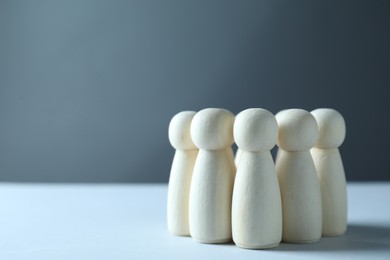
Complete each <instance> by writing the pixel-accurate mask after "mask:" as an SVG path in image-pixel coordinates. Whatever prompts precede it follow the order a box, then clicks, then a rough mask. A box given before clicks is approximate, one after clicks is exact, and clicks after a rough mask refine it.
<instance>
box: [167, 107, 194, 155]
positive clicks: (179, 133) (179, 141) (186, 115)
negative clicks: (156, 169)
mask: <svg viewBox="0 0 390 260" xmlns="http://www.w3.org/2000/svg"><path fill="white" fill-rule="evenodd" d="M195 114H196V112H194V111H183V112H180V113H178V114H176V115H175V116H174V117H172V119H171V122H170V123H169V129H168V136H169V142H170V143H171V145H172V146H173V147H174V148H175V149H178V150H196V149H197V148H196V146H195V145H194V143H193V142H192V139H191V132H190V129H191V121H192V119H193V118H194V116H195Z"/></svg>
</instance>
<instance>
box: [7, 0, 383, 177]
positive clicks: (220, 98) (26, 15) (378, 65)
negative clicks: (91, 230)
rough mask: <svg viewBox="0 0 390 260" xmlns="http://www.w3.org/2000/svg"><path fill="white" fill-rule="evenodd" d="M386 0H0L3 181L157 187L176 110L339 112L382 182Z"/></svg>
mask: <svg viewBox="0 0 390 260" xmlns="http://www.w3.org/2000/svg"><path fill="white" fill-rule="evenodd" d="M389 87H390V1H376V0H373V1H312V0H308V1H298V0H296V1H287V0H286V1H275V0H269V1H224V0H218V1H188V0H184V1H183V0H177V1H172V0H164V1H158V0H154V1H150V0H139V1H109V0H107V1H95V0H90V1H87V0H81V1H80V0H72V1H53V0H47V1H15V0H10V1H3V0H2V1H0V181H48V182H54V181H61V182H62V181H66V182H78V181H81V182H122V181H124V182H149V181H150V182H165V181H167V180H168V176H169V170H170V164H171V161H172V157H173V154H174V150H173V149H172V148H171V147H170V145H169V142H168V138H167V127H168V123H169V120H170V118H171V117H172V116H173V115H174V114H175V113H177V112H179V111H181V110H199V109H202V108H205V107H224V108H227V109H230V110H231V111H232V112H234V113H238V112H239V111H241V110H243V109H245V108H249V107H263V108H266V109H269V110H270V111H271V112H273V113H276V112H278V111H279V110H281V109H285V108H293V107H299V108H304V109H307V110H312V109H314V108H318V107H333V108H336V109H337V110H339V111H340V112H341V113H342V114H343V115H344V116H345V119H346V122H347V139H346V140H345V143H344V144H343V146H342V147H341V153H342V156H343V159H344V165H345V169H346V173H347V179H348V180H389V179H390V167H389V165H390V164H389V152H388V151H389V146H390V142H389V139H390V133H389V127H390V125H389V112H390V111H389V108H390V105H389V101H390V96H389Z"/></svg>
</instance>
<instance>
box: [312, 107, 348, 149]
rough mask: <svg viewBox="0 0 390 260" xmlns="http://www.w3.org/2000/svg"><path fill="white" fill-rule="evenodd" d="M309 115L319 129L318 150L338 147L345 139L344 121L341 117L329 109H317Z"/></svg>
mask: <svg viewBox="0 0 390 260" xmlns="http://www.w3.org/2000/svg"><path fill="white" fill-rule="evenodd" d="M311 114H312V115H313V116H314V117H315V119H316V120H317V124H318V129H319V132H320V134H319V138H318V140H317V143H316V145H315V146H316V147H318V148H336V147H339V146H340V145H341V144H342V143H343V141H344V139H345V132H346V127H345V121H344V118H343V116H342V115H341V114H340V113H339V112H337V111H336V110H334V109H331V108H319V109H316V110H313V111H312V112H311Z"/></svg>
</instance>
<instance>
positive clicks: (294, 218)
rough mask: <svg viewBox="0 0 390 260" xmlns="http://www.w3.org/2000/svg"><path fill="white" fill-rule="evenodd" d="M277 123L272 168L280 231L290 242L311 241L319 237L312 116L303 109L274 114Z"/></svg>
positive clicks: (313, 121) (319, 197)
mask: <svg viewBox="0 0 390 260" xmlns="http://www.w3.org/2000/svg"><path fill="white" fill-rule="evenodd" d="M276 120H277V121H278V125H279V137H278V143H277V144H278V146H279V149H280V150H279V151H278V155H277V159H276V172H277V174H278V179H279V185H280V192H281V196H282V209H283V210H282V211H283V235H282V240H283V241H284V242H290V243H311V242H315V241H317V240H318V239H320V237H321V231H322V206H321V190H320V183H319V180H318V177H317V174H316V169H315V166H314V162H313V159H312V157H311V155H310V148H312V147H313V146H314V144H315V143H316V142H317V139H318V126H317V123H316V120H315V118H314V117H313V115H312V114H310V113H309V112H307V111H305V110H303V109H288V110H283V111H281V112H279V113H278V114H276Z"/></svg>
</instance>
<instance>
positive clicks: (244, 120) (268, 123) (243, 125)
mask: <svg viewBox="0 0 390 260" xmlns="http://www.w3.org/2000/svg"><path fill="white" fill-rule="evenodd" d="M233 131H234V140H235V141H236V144H237V146H238V147H239V148H240V149H242V150H244V151H249V152H256V151H259V152H260V151H267V150H271V149H272V147H274V146H275V144H276V141H277V139H278V123H277V122H276V119H275V116H274V115H273V114H272V113H271V112H269V111H268V110H265V109H262V108H250V109H246V110H244V111H242V112H240V113H239V114H238V115H237V116H236V119H235V121H234V129H233Z"/></svg>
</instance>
